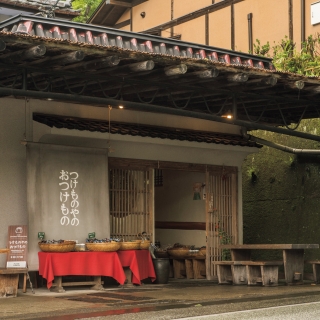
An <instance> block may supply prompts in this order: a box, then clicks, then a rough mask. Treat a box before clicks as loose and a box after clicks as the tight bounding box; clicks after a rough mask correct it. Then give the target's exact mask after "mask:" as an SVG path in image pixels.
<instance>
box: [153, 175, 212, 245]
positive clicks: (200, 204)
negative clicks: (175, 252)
mask: <svg viewBox="0 0 320 320" xmlns="http://www.w3.org/2000/svg"><path fill="white" fill-rule="evenodd" d="M205 180H206V178H205V174H204V173H201V172H188V171H176V170H163V186H162V187H156V188H155V221H175V222H205V221H206V216H205V212H206V202H205V200H193V184H194V183H196V182H205ZM155 240H157V241H160V244H161V247H167V246H169V245H173V244H175V243H181V244H184V245H195V246H196V247H202V246H205V245H206V234H205V231H204V230H176V229H155Z"/></svg>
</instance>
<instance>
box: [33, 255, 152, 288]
mask: <svg viewBox="0 0 320 320" xmlns="http://www.w3.org/2000/svg"><path fill="white" fill-rule="evenodd" d="M38 257H39V274H40V275H41V276H42V277H44V278H45V279H47V287H48V288H50V287H51V286H52V281H53V280H54V276H80V275H84V276H107V277H112V278H114V279H115V280H117V281H118V282H119V283H120V284H124V282H125V280H126V276H125V273H124V271H123V268H122V265H121V262H120V260H119V257H118V255H117V252H65V253H53V252H39V253H38ZM151 262H152V261H151Z"/></svg>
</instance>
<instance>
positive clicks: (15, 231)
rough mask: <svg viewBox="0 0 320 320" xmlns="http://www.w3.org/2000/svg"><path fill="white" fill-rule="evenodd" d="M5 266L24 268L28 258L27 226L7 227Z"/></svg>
mask: <svg viewBox="0 0 320 320" xmlns="http://www.w3.org/2000/svg"><path fill="white" fill-rule="evenodd" d="M7 248H8V249H9V250H10V251H9V253H8V254H7V268H26V267H27V258H28V228H27V226H23V225H17V226H9V227H8V245H7Z"/></svg>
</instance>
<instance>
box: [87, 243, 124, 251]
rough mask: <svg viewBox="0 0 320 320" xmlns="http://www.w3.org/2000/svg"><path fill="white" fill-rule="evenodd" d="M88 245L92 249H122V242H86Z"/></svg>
mask: <svg viewBox="0 0 320 320" xmlns="http://www.w3.org/2000/svg"><path fill="white" fill-rule="evenodd" d="M86 247H87V249H88V250H90V251H108V252H111V251H118V250H119V249H120V242H99V243H86Z"/></svg>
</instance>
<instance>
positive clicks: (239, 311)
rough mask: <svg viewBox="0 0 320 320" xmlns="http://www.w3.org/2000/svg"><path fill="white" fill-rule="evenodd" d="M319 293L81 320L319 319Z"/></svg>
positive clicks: (198, 305) (196, 305)
mask: <svg viewBox="0 0 320 320" xmlns="http://www.w3.org/2000/svg"><path fill="white" fill-rule="evenodd" d="M319 301H320V295H312V296H309V295H307V296H300V297H288V298H279V299H272V300H269V299H261V300H258V301H243V302H238V303H234V302H232V301H230V303H228V304H213V305H204V304H201V303H198V304H194V305H189V307H188V308H183V309H170V310H169V309H167V310H165V309H164V310H162V311H157V312H154V311H151V312H140V313H139V312H138V313H130V314H118V315H114V316H108V317H93V318H78V319H82V320H113V319H116V320H124V319H125V320H127V319H130V320H169V319H175V320H188V319H190V320H191V319H192V320H194V319H199V320H210V319H212V320H215V319H219V320H231V319H232V320H235V319H236V320H253V319H255V320H271V319H272V320H278V319H279V320H317V319H320V302H319Z"/></svg>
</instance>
